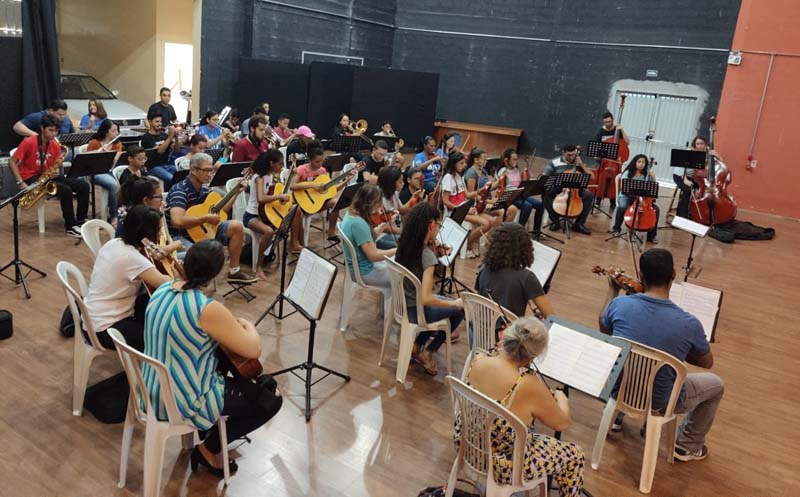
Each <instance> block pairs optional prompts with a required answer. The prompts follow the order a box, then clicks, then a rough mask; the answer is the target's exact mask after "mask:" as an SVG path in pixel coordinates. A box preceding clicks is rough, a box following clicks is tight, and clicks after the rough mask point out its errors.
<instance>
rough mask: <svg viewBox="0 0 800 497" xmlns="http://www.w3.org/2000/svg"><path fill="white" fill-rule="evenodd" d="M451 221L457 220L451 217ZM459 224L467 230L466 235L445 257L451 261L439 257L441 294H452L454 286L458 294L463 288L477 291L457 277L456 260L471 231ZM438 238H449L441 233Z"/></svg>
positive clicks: (468, 290)
mask: <svg viewBox="0 0 800 497" xmlns="http://www.w3.org/2000/svg"><path fill="white" fill-rule="evenodd" d="M446 222H447V220H445V223H446ZM450 222H455V221H454V220H453V219H452V218H450ZM458 224H459V227H460V228H461V229H463V230H464V231H466V235H464V238H462V239H461V242H460V243H458V244H457V245H458V246H455V245H456V244H454V245H453V246H452V247H450V255H448V256H446V257H445V258H446V259H447V261H448V262H449V264H447V265H444V264H443V263H442V257H439V258H438V259H437V260H438V261H439V265H440V266H442V275H441V280H440V281H439V283H440V284H441V287H440V289H439V295H444V294H445V293H450V294H452V293H453V288H455V293H456V294H457V295H461V291H462V290H464V291H467V292H473V293H474V292H475V290H473V289H472V288H470V287H469V285H466V284H464V282H463V281H461V280H459V279H458V278H456V261H457V260H458V254H459V253H460V252H461V248H462V247H463V246H464V244H465V243H467V239H468V238H469V233H470V232H469V231H467V229H466V228H464V227H463V226H460V223H458ZM438 239H439V241H440V242H442V243H446V242H447V240H443V239H442V237H441V235H438ZM448 269H450V276H449V277H448V276H447V270H448ZM434 285H436V283H434ZM445 286H447V290H445ZM458 287H461V290H459V288H458Z"/></svg>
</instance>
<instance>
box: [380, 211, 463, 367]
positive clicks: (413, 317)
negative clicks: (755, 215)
mask: <svg viewBox="0 0 800 497" xmlns="http://www.w3.org/2000/svg"><path fill="white" fill-rule="evenodd" d="M441 227H442V219H441V215H440V214H439V211H438V210H437V209H436V208H435V207H433V206H432V205H430V204H428V203H427V202H421V203H419V204H417V205H416V206H415V207H414V208H413V209H411V212H409V213H408V216H407V217H406V220H405V226H404V227H403V233H401V234H400V240H399V241H398V242H397V254H396V255H395V260H396V261H397V263H398V264H401V265H403V266H405V268H406V269H408V270H409V271H411V272H412V273H414V275H415V276H416V277H417V278H418V279H419V281H420V283H421V284H422V302H417V294H416V290H415V288H414V286H413V285H412V284H411V283H410V282H408V281H404V288H405V293H406V305H407V306H408V318H409V321H410V322H412V323H416V321H417V307H418V306H419V305H422V306H423V312H424V313H425V320H426V321H427V322H429V323H432V322H435V321H439V320H441V319H449V320H450V340H451V341H453V340H456V339H457V338H458V332H457V331H456V328H458V325H459V324H461V322H462V321H463V320H464V303H463V302H462V301H461V299H455V300H454V299H450V298H447V297H444V296H440V295H435V290H434V288H433V286H434V280H435V275H434V272H435V269H436V265H437V264H438V263H439V258H438V257H437V256H436V253H435V252H434V251H433V249H432V248H431V247H432V245H433V244H434V243H435V242H434V240H436V239H437V235H438V234H439V230H440V229H441ZM445 339H446V335H445V333H444V332H443V331H437V332H434V331H423V332H422V333H420V334H418V335H417V338H416V339H415V340H414V349H413V351H412V353H411V358H412V359H413V360H414V362H416V363H418V364H419V365H421V366H422V367H423V369H425V372H426V373H428V374H429V375H432V376H436V375H437V374H438V373H439V370H438V369H437V368H436V361H435V360H434V358H433V354H434V353H436V351H437V350H439V347H441V346H442V344H443V343H444V341H445Z"/></svg>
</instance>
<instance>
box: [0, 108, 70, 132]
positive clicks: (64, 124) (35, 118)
mask: <svg viewBox="0 0 800 497" xmlns="http://www.w3.org/2000/svg"><path fill="white" fill-rule="evenodd" d="M46 115H51V116H53V117H55V118H56V120H57V121H58V123H59V128H58V134H59V135H63V134H66V133H74V132H75V127H74V126H73V125H72V121H71V120H70V119H69V118H68V117H67V103H66V102H65V101H63V100H53V101H52V102H50V107H48V108H47V110H42V111H39V112H34V113H32V114H28V115H27V116H25V117H23V118H22V119H20V120H19V121H17V122H16V123H14V133H16V134H18V135H20V136H33V135H38V134H39V130H40V129H41V123H42V118H43V117H44V116H46Z"/></svg>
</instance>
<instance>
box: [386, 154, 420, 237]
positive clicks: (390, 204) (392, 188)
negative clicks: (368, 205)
mask: <svg viewBox="0 0 800 497" xmlns="http://www.w3.org/2000/svg"><path fill="white" fill-rule="evenodd" d="M416 173H417V179H420V178H422V173H421V172H420V171H416ZM404 184H405V182H404V181H403V172H402V171H401V170H400V168H399V167H397V166H389V167H385V168H383V169H382V170H381V172H380V173H379V174H378V188H380V189H381V194H382V195H381V199H382V201H383V210H384V212H387V213H391V212H393V211H394V212H398V213H400V217H398V218H397V221H398V222H397V224H396V226H395V228H396V229H393V230H392V231H393V232H394V233H395V234H397V235H399V234H400V230H401V228H402V216H405V215H406V214H408V213H409V212H410V211H411V208H412V207H414V206H415V205H416V204H417V202H419V201H420V199H422V197H423V195H424V194H425V190H424V189H423V188H422V185H421V183H420V182H419V181H417V189H416V190H415V191H417V192H419V193H417V194H416V195H411V194H409V195H408V198H407V199H406V201H405V202H403V201H402V200H401V199H400V195H402V192H403V191H405V190H404V189H403V186H404ZM412 196H413V197H414V198H415V200H414V202H411V198H412Z"/></svg>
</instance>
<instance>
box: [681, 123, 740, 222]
mask: <svg viewBox="0 0 800 497" xmlns="http://www.w3.org/2000/svg"><path fill="white" fill-rule="evenodd" d="M716 129H717V118H716V117H712V118H711V121H710V124H709V127H708V148H709V150H713V149H714V145H713V143H714V132H715V131H716ZM707 160H708V162H707V164H706V168H705V169H700V170H698V171H697V172H696V173H695V175H694V179H695V182H696V183H697V184H698V185H699V186H698V188H697V192H696V193H695V194H694V195H693V196H692V200H691V202H690V204H689V218H690V219H691V220H692V221H695V222H698V223H701V224H705V225H708V226H713V225H715V224H725V223H727V222H730V221H732V220H734V219H735V218H736V200H734V198H733V196H732V195H730V194H729V193H728V185H729V184H730V182H731V172H730V171H729V170H728V167H727V166H726V165H725V164H724V163H723V162H722V161H721V160H719V158H717V157H716V156H715V155H712V154H708V157H707Z"/></svg>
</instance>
